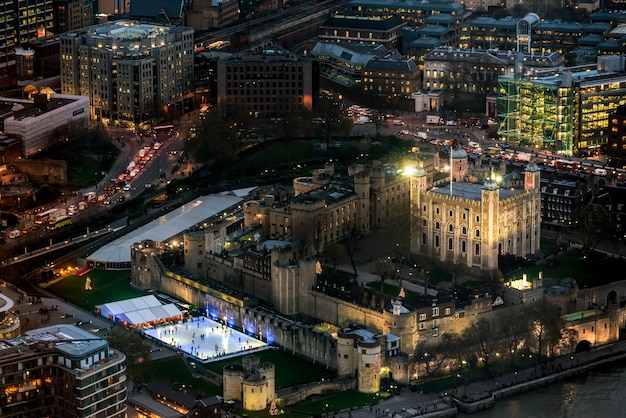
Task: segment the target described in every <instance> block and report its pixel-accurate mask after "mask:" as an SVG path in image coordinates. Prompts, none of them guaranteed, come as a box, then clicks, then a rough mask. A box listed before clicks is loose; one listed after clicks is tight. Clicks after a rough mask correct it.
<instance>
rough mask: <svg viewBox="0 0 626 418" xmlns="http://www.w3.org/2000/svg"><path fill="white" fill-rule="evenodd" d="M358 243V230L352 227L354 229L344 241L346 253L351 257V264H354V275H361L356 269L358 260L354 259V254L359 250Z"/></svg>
mask: <svg viewBox="0 0 626 418" xmlns="http://www.w3.org/2000/svg"><path fill="white" fill-rule="evenodd" d="M358 244H359V237H358V233H357V231H356V228H352V230H351V231H350V235H348V237H347V238H346V239H345V240H344V241H343V245H344V246H345V249H346V253H347V254H348V257H349V258H350V264H351V265H352V270H353V272H354V277H358V275H359V273H358V271H357V269H356V261H355V259H354V256H355V255H356V253H357V250H358V248H359V247H358Z"/></svg>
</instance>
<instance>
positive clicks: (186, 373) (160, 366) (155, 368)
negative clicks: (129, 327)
mask: <svg viewBox="0 0 626 418" xmlns="http://www.w3.org/2000/svg"><path fill="white" fill-rule="evenodd" d="M128 373H129V374H130V375H131V376H132V378H133V379H134V380H136V381H138V382H144V383H148V382H151V381H153V380H165V381H168V382H171V383H177V384H181V385H185V387H186V388H188V389H189V390H190V391H191V392H193V393H196V392H200V393H203V394H204V395H205V396H212V395H220V396H221V395H222V388H221V387H219V386H215V385H213V384H211V383H209V382H207V381H206V380H204V379H202V378H200V377H195V376H194V375H193V374H192V373H191V371H190V370H189V368H188V367H187V365H186V364H185V361H184V360H183V359H182V358H181V357H180V356H178V357H173V358H168V359H165V360H160V361H150V362H147V363H140V364H137V365H134V366H130V367H129V368H128Z"/></svg>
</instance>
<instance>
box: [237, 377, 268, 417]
mask: <svg viewBox="0 0 626 418" xmlns="http://www.w3.org/2000/svg"><path fill="white" fill-rule="evenodd" d="M266 406H267V382H266V381H265V379H260V378H254V379H246V381H244V382H243V408H244V409H247V410H248V411H260V410H262V409H265V407H266Z"/></svg>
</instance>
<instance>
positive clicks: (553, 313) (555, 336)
mask: <svg viewBox="0 0 626 418" xmlns="http://www.w3.org/2000/svg"><path fill="white" fill-rule="evenodd" d="M530 326H531V337H532V338H533V339H534V342H535V351H536V353H537V354H538V355H539V357H541V356H544V355H545V356H547V357H550V356H552V355H553V353H554V352H555V350H556V348H557V347H558V345H559V344H560V343H561V341H562V339H563V331H564V329H565V320H564V319H563V318H562V317H561V311H560V309H559V308H558V307H557V306H555V305H552V304H550V303H548V302H546V301H545V300H543V299H542V300H541V301H540V302H537V303H535V304H534V305H533V306H532V310H531V322H530Z"/></svg>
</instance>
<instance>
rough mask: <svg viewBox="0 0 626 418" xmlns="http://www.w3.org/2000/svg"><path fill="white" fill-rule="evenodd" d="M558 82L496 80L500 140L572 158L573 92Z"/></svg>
mask: <svg viewBox="0 0 626 418" xmlns="http://www.w3.org/2000/svg"><path fill="white" fill-rule="evenodd" d="M560 81H561V80H560V78H559V77H554V76H552V77H540V78H532V77H519V76H518V77H516V76H501V77H499V79H498V85H499V86H498V87H499V91H500V94H499V95H498V99H497V110H498V115H499V116H500V119H501V120H500V126H499V129H498V133H499V134H500V135H501V137H502V139H503V140H505V141H507V142H509V143H512V144H516V145H519V146H526V147H533V148H537V149H548V150H551V151H552V152H554V153H556V154H560V155H572V146H573V142H572V138H573V120H572V117H573V112H572V107H573V106H574V100H573V94H572V88H571V87H562V86H561V82H560Z"/></svg>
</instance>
